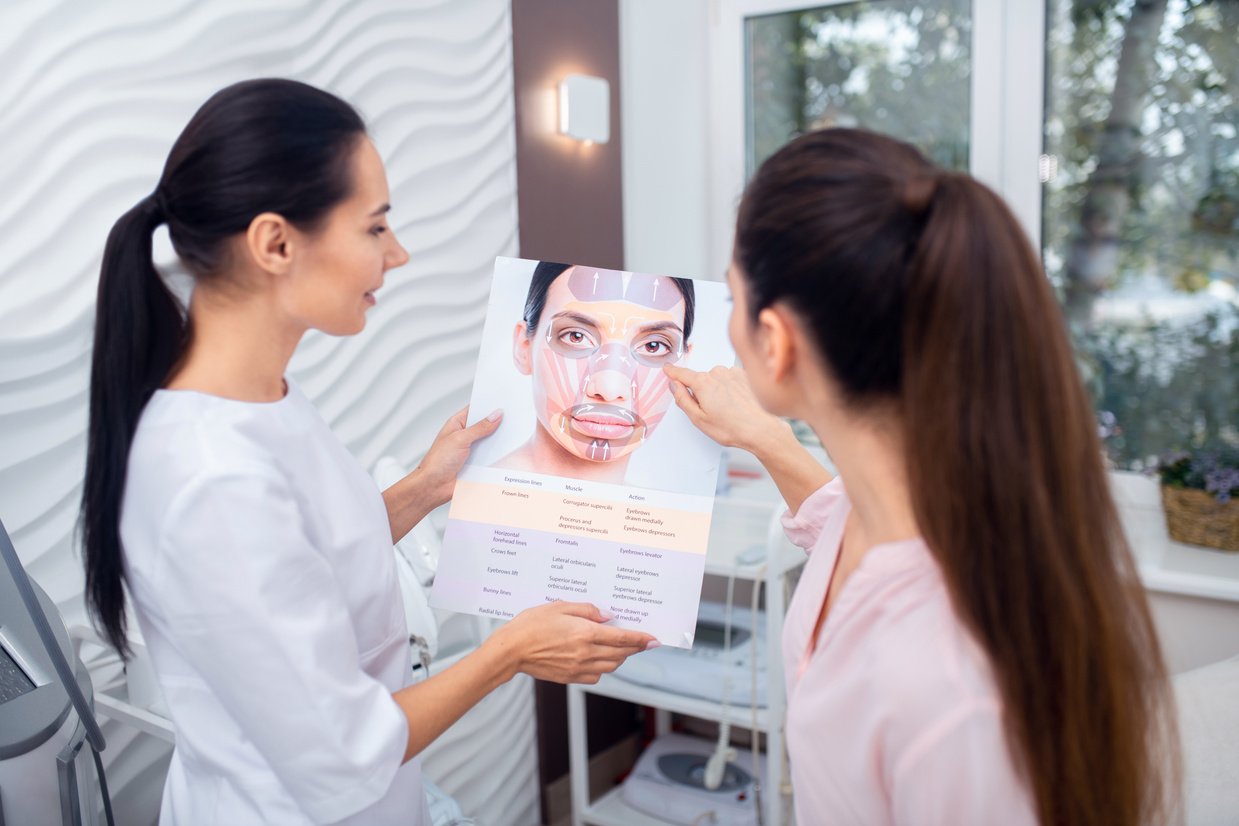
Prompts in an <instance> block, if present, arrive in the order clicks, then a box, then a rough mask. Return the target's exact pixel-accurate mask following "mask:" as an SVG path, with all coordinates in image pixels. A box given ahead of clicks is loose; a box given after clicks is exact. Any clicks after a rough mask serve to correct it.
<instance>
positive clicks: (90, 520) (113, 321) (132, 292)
mask: <svg viewBox="0 0 1239 826" xmlns="http://www.w3.org/2000/svg"><path fill="white" fill-rule="evenodd" d="M163 220H164V218H163V211H162V209H160V205H159V199H158V198H157V197H156V196H153V195H152V196H149V197H147V198H144V199H143V200H141V201H139V202H138V205H137V206H135V207H134V208H133V209H131V210H129V211H128V212H126V213H125V214H124V215H122V216H121V218H120V220H119V221H117V222H116V224H115V225H114V226H113V227H112V231H111V233H109V234H108V241H107V246H106V247H105V248H104V251H103V268H102V271H101V272H100V274H99V293H98V298H97V302H96V305H95V343H94V358H92V360H91V369H90V426H89V431H88V435H87V450H86V480H85V485H84V490H83V493H82V514H83V521H82V528H83V531H82V533H83V536H82V539H83V542H84V543H85V546H86V548H87V554H86V594H87V604H88V605H89V606H90V608H91V611H92V613H93V614H94V616H95V619H96V620H97V621H98V622H99V623H100V624H101V625H102V626H103V629H104V633H105V635H106V636H107V639H108V641H109V642H110V643H111V644H112V645H113V646H114V647H115V648H116V650H117V651H119V652H120V653H121V656H128V654H129V646H128V643H127V642H126V639H125V625H126V623H125V592H124V588H123V587H122V584H121V582H122V578H123V576H124V558H123V556H122V554H121V547H120V530H119V527H120V526H119V520H120V506H121V495H122V493H123V492H124V488H125V463H126V460H127V459H128V457H129V444H130V442H131V441H132V440H133V434H134V431H135V430H136V429H137V425H138V417H139V416H140V415H141V413H142V408H143V407H144V406H145V405H146V402H147V401H148V400H149V399H150V397H151V394H152V393H154V392H155V390H156V389H157V388H158V387H159V385H160V384H161V383H162V382H163V380H164V378H165V377H166V376H167V375H168V372H169V371H170V370H171V369H172V365H173V364H174V363H175V362H176V359H177V357H178V356H179V354H180V351H181V347H182V344H183V340H184V336H185V322H184V315H183V311H182V308H181V306H180V303H179V302H178V301H177V300H176V298H175V296H173V295H172V292H171V291H170V290H169V289H168V287H167V285H166V284H164V282H163V279H162V278H161V277H160V276H159V273H158V272H157V271H156V270H155V266H154V264H153V263H152V261H151V235H152V234H153V233H154V231H155V228H156V227H158V226H159V225H160V224H161V223H163Z"/></svg>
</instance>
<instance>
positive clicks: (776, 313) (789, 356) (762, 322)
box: [757, 304, 796, 382]
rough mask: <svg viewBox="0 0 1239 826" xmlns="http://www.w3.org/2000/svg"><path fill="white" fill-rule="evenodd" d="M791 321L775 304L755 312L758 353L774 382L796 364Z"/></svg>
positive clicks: (785, 312)
mask: <svg viewBox="0 0 1239 826" xmlns="http://www.w3.org/2000/svg"><path fill="white" fill-rule="evenodd" d="M793 323H794V322H793V321H792V319H791V318H790V317H789V315H788V313H787V311H786V310H784V309H783V308H782V307H780V306H778V305H777V304H776V305H773V306H770V307H766V308H765V309H763V310H762V311H761V312H760V313H758V314H757V351H758V355H759V356H760V357H761V360H762V366H763V367H764V368H765V372H766V374H767V375H768V376H770V377H771V378H772V379H774V381H776V382H779V381H782V380H783V379H785V378H786V377H787V376H788V374H789V373H791V372H792V369H793V368H794V367H795V365H796V337H795V331H794V329H793V326H792V325H793Z"/></svg>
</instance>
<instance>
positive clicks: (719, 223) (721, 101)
mask: <svg viewBox="0 0 1239 826" xmlns="http://www.w3.org/2000/svg"><path fill="white" fill-rule="evenodd" d="M854 2H856V0H812V1H811V2H806V0H713V2H712V3H711V8H710V12H711V13H710V29H711V31H710V37H709V39H708V42H709V44H710V50H709V52H710V53H709V56H708V59H709V65H710V72H709V78H710V81H709V82H710V101H709V103H710V107H709V108H710V126H711V136H712V137H711V143H710V146H709V170H710V175H709V184H708V185H709V187H710V191H709V193H708V204H709V209H710V216H709V252H708V266H709V268H710V269H709V271H710V272H711V273H717V274H718V277H720V278H721V277H722V274H723V273H724V272H725V271H726V269H727V267H728V265H729V264H730V261H731V236H732V232H733V230H734V227H735V213H736V206H737V204H738V203H739V200H740V195H741V193H742V192H743V190H744V184H745V181H746V178H745V175H746V169H745V168H746V150H747V142H748V132H749V124H748V120H747V117H746V112H745V109H746V95H747V92H746V69H747V67H746V53H745V39H744V23H745V20H746V18H749V17H757V16H762V15H768V14H779V13H783V12H791V11H803V10H808V9H820V8H826V7H829V6H842V5H848V4H850V3H854ZM1045 19H1046V7H1045V4H1044V3H1043V2H1028V0H972V43H971V53H972V64H973V71H972V72H971V73H970V77H971V98H970V99H971V104H970V110H971V111H970V112H969V119H970V124H969V148H968V157H969V171H970V172H971V173H972V174H973V175H974V176H976V177H977V178H978V179H979V180H981V181H984V182H985V183H986V184H988V185H989V186H991V187H992V188H993V189H994V190H995V191H996V192H998V194H1000V195H1001V196H1002V197H1003V198H1004V199H1006V201H1007V203H1008V204H1010V206H1011V208H1012V210H1013V211H1014V212H1015V215H1016V217H1017V218H1018V219H1019V221H1020V224H1021V225H1022V226H1023V227H1024V230H1025V231H1026V232H1027V233H1028V236H1029V238H1030V239H1031V240H1032V243H1033V246H1034V248H1035V249H1036V250H1037V251H1038V254H1040V250H1041V187H1042V184H1041V180H1040V178H1039V176H1038V161H1039V159H1040V157H1041V154H1042V151H1043V145H1044V139H1043V135H1044V129H1045V126H1044V116H1045V113H1044V110H1045V105H1044V102H1045V81H1046V78H1045V36H1046V31H1045ZM976 66H986V67H997V69H996V70H995V71H984V72H978V71H975V67H976ZM994 113H996V116H995V114H994Z"/></svg>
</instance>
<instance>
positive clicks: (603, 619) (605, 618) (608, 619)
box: [598, 611, 615, 622]
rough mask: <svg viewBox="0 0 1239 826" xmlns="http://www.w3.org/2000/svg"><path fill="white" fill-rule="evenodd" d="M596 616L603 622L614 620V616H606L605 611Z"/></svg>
mask: <svg viewBox="0 0 1239 826" xmlns="http://www.w3.org/2000/svg"><path fill="white" fill-rule="evenodd" d="M598 616H599V617H601V618H602V621H603V622H610V621H611V620H613V619H615V614H608V613H607V612H606V611H599V612H598Z"/></svg>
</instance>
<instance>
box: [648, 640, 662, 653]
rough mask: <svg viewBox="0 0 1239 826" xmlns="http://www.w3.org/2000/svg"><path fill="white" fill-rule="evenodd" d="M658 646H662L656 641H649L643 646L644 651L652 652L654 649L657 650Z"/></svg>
mask: <svg viewBox="0 0 1239 826" xmlns="http://www.w3.org/2000/svg"><path fill="white" fill-rule="evenodd" d="M660 645H662V643H661V642H659V641H658V640H650V641H649V642H647V643H646V644H645V650H646V651H653V650H654V649H655V648H658V647H659V646H660Z"/></svg>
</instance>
